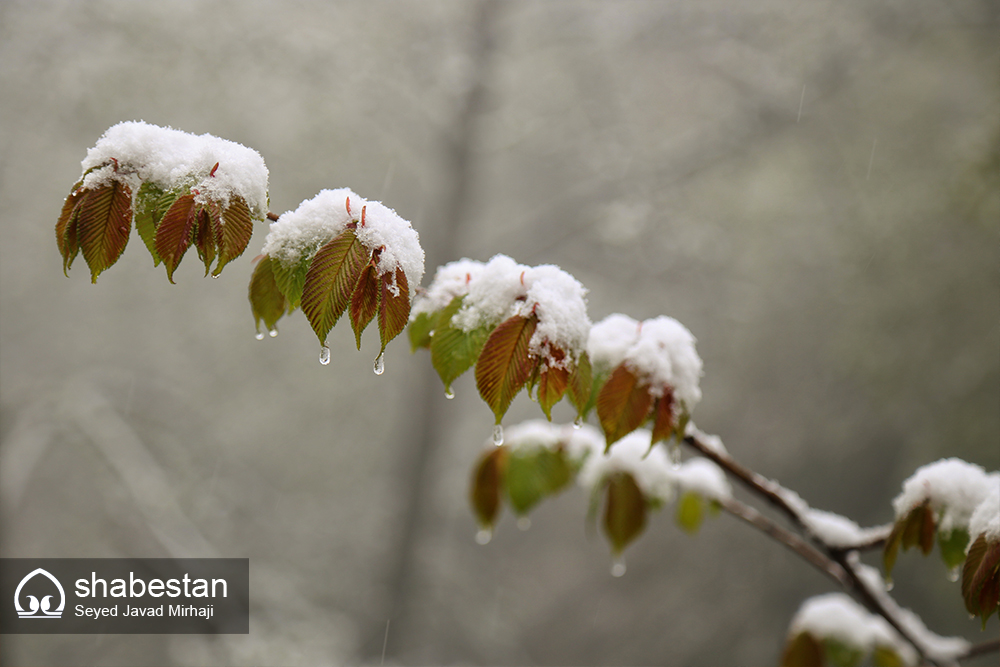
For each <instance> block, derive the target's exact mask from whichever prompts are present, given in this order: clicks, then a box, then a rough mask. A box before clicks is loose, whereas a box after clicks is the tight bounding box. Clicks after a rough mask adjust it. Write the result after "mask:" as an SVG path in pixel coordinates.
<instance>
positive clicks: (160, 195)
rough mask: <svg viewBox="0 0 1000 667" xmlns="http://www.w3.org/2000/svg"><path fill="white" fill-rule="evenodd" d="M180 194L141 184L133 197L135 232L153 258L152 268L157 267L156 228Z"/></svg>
mask: <svg viewBox="0 0 1000 667" xmlns="http://www.w3.org/2000/svg"><path fill="white" fill-rule="evenodd" d="M180 194H183V193H181V192H168V191H166V190H164V189H162V188H160V187H159V186H157V185H154V184H153V183H149V182H146V183H143V184H142V185H141V186H140V187H139V191H138V192H137V193H136V195H135V230H136V231H137V232H139V238H141V239H142V242H143V243H144V244H145V245H146V249H147V250H149V254H150V255H151V256H152V258H153V266H159V265H160V262H161V261H162V260H161V259H160V256H159V254H157V252H156V228H157V226H159V224H160V220H161V219H162V218H163V215H164V213H166V212H167V210H168V209H169V208H170V207H171V206H172V205H173V203H174V202H175V201H177V197H179V196H180Z"/></svg>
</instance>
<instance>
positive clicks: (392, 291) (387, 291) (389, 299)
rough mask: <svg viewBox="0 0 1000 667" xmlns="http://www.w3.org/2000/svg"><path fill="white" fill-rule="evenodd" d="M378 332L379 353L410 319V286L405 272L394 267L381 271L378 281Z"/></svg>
mask: <svg viewBox="0 0 1000 667" xmlns="http://www.w3.org/2000/svg"><path fill="white" fill-rule="evenodd" d="M379 290H380V291H379V306H378V333H379V339H380V340H381V342H382V349H381V350H379V355H381V354H382V352H384V351H385V346H386V345H388V344H389V341H391V340H392V339H393V338H395V337H396V336H398V335H399V334H401V333H403V329H405V328H406V322H407V321H408V320H409V319H410V287H409V283H408V282H407V278H406V272H404V271H403V270H402V269H399V268H397V269H395V272H394V273H389V272H387V273H383V274H382V277H381V279H380V281H379Z"/></svg>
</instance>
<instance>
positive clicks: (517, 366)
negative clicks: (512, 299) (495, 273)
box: [431, 314, 538, 424]
mask: <svg viewBox="0 0 1000 667" xmlns="http://www.w3.org/2000/svg"><path fill="white" fill-rule="evenodd" d="M537 325H538V318H537V317H536V316H535V315H534V314H532V315H530V316H528V317H523V316H521V315H514V316H513V317H511V318H510V319H508V320H506V321H505V322H503V323H501V324H500V326H498V327H497V328H496V329H494V330H493V333H491V334H490V337H489V338H488V339H486V343H485V344H484V345H483V351H482V353H480V355H479V359H478V360H477V361H476V387H477V388H478V389H479V395H480V396H482V397H483V400H484V401H486V404H487V405H489V406H490V408H491V409H492V410H493V414H494V415H496V420H497V421H496V423H497V424H499V423H500V421H501V420H502V419H503V416H504V414H506V412H507V408H509V407H510V404H511V402H512V401H513V400H514V396H516V395H517V392H519V391H521V388H522V387H524V383H525V382H527V380H528V376H529V375H530V374H531V369H532V367H533V366H534V364H533V362H532V359H531V357H530V355H529V353H528V343H529V342H530V341H531V336H532V335H533V334H534V333H535V327H536V326H537ZM434 337H435V338H437V334H435V335H434ZM433 352H434V343H432V344H431V353H432V354H433Z"/></svg>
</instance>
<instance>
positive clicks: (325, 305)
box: [301, 229, 368, 344]
mask: <svg viewBox="0 0 1000 667" xmlns="http://www.w3.org/2000/svg"><path fill="white" fill-rule="evenodd" d="M367 261H368V252H367V251H366V250H365V247H364V245H362V243H361V241H359V240H358V237H357V236H356V235H355V234H354V230H353V229H345V230H344V231H343V232H341V233H340V235H339V236H337V237H336V238H334V239H333V240H332V241H330V242H329V243H327V244H326V245H324V246H323V247H322V248H320V249H319V250H318V251H317V252H316V255H315V256H314V257H313V260H312V264H311V265H310V266H309V271H308V272H306V280H305V283H304V284H303V286H302V301H301V305H302V312H303V313H304V314H305V316H306V318H307V319H308V320H309V324H310V325H312V328H313V331H315V332H316V337H317V338H319V342H320V343H321V344H326V336H327V334H329V333H330V329H332V328H333V325H334V324H336V323H337V320H339V319H340V316H341V315H343V314H344V311H345V310H346V309H347V305H348V304H349V303H350V302H351V294H352V293H353V292H354V286H355V285H357V283H358V278H359V277H360V275H361V270H362V269H363V268H364V267H365V264H366V263H367Z"/></svg>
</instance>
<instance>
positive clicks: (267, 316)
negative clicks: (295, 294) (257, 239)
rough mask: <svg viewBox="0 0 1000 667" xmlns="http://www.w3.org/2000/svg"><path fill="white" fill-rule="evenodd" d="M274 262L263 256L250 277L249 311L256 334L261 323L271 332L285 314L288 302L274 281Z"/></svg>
mask: <svg viewBox="0 0 1000 667" xmlns="http://www.w3.org/2000/svg"><path fill="white" fill-rule="evenodd" d="M275 264H276V262H275V261H274V260H273V259H271V258H270V257H268V256H267V255H264V257H263V258H261V260H260V261H259V262H258V263H257V266H256V267H255V268H254V271H253V275H252V276H251V277H250V287H249V290H248V292H249V297H250V310H251V312H253V318H254V323H255V325H256V327H257V332H258V333H259V332H260V323H261V322H262V321H263V322H264V326H265V327H266V328H267V329H268V331H273V330H274V326H275V323H276V322H277V321H278V320H280V319H281V316H282V315H284V314H285V309H286V308H287V306H288V302H287V301H286V300H285V296H284V295H283V294H282V293H281V290H280V289H278V285H277V284H276V283H275V281H274V273H273V271H272V268H273V267H274V265H275Z"/></svg>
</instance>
